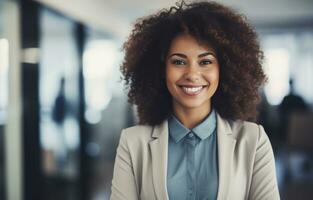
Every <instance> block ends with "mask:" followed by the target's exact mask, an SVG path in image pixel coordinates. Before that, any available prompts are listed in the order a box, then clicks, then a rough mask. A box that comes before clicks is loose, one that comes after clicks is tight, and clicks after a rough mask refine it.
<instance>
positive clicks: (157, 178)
mask: <svg viewBox="0 0 313 200" xmlns="http://www.w3.org/2000/svg"><path fill="white" fill-rule="evenodd" d="M152 137H153V138H154V140H152V141H150V142H149V146H150V150H151V156H152V177H153V184H154V189H155V193H156V196H157V199H160V200H161V199H162V200H163V199H164V200H168V195H167V187H166V180H167V151H168V124H167V120H165V121H164V122H163V123H162V124H161V125H159V126H155V127H154V129H153V133H152Z"/></svg>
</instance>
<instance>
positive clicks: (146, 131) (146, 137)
mask: <svg viewBox="0 0 313 200" xmlns="http://www.w3.org/2000/svg"><path fill="white" fill-rule="evenodd" d="M153 128H154V127H153V126H149V125H136V126H132V127H128V128H125V129H123V130H122V133H121V137H120V140H121V141H124V142H125V143H127V144H132V145H134V144H139V143H146V142H148V141H150V140H151V138H152V131H153Z"/></svg>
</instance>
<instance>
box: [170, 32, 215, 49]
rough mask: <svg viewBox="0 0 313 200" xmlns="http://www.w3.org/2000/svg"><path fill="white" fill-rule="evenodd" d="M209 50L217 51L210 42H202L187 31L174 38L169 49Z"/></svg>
mask: <svg viewBox="0 0 313 200" xmlns="http://www.w3.org/2000/svg"><path fill="white" fill-rule="evenodd" d="M207 51H210V52H213V53H215V50H214V48H213V47H212V46H211V45H210V44H208V43H201V42H199V41H197V40H196V39H195V38H194V37H193V36H191V35H189V34H186V33H184V34H180V35H178V36H176V37H175V38H174V39H173V40H172V42H171V45H170V49H169V53H174V52H181V53H183V52H184V53H198V52H200V53H203V52H207Z"/></svg>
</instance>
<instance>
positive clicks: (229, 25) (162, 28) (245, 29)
mask: <svg viewBox="0 0 313 200" xmlns="http://www.w3.org/2000/svg"><path fill="white" fill-rule="evenodd" d="M185 32H188V34H190V35H191V36H192V37H194V38H195V39H196V40H197V41H198V42H200V43H203V44H210V45H211V46H213V48H214V49H215V51H216V53H217V59H218V62H219V65H220V78H219V85H218V88H217V91H216V93H215V94H214V95H213V97H212V106H213V107H214V109H215V110H216V111H217V112H218V113H219V114H220V115H221V116H222V117H224V118H226V119H230V120H237V119H240V120H251V121H253V120H255V118H256V115H257V109H256V107H257V104H258V103H259V101H260V96H259V92H258V88H259V87H260V86H262V85H263V84H264V83H265V81H266V76H265V74H264V72H263V69H262V61H263V57H264V56H263V52H262V51H261V50H260V45H259V42H258V39H257V34H256V33H255V31H254V30H253V28H252V27H251V26H250V25H249V24H248V23H247V22H246V18H245V17H244V16H242V15H240V14H238V13H237V12H236V11H234V10H232V9H231V8H228V7H225V6H223V5H220V4H218V3H216V2H213V1H210V2H193V3H190V4H187V3H185V2H184V1H181V2H177V3H176V4H175V6H172V7H170V8H169V9H163V10H161V11H159V12H158V13H156V14H153V15H149V16H147V17H143V18H139V19H137V21H136V23H135V25H134V28H133V30H132V32H131V34H130V36H129V38H128V40H127V41H126V42H125V43H124V45H123V50H124V51H125V57H124V60H123V63H122V65H121V71H122V74H123V76H124V77H123V79H124V80H125V86H126V89H127V90H128V98H129V99H128V100H129V102H130V103H132V104H135V105H136V106H137V111H138V116H139V123H140V124H148V125H158V124H160V123H161V122H162V121H164V120H165V119H166V118H167V117H168V116H170V115H171V113H172V97H171V95H170V93H169V91H168V89H167V87H166V83H165V66H166V64H165V56H166V55H167V53H168V51H169V48H170V45H171V42H172V40H173V39H174V38H175V37H176V36H178V35H179V34H182V33H185Z"/></svg>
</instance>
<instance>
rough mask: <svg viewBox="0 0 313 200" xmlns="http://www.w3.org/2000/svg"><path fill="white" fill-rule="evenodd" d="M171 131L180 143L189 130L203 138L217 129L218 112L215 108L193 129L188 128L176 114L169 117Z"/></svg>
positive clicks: (172, 135)
mask: <svg viewBox="0 0 313 200" xmlns="http://www.w3.org/2000/svg"><path fill="white" fill-rule="evenodd" d="M168 126H169V133H170V135H171V137H172V138H173V139H174V141H175V142H176V143H178V142H179V141H180V140H181V139H182V138H183V137H185V136H186V135H187V134H188V133H189V132H193V133H195V134H196V135H197V136H198V137H199V138H200V139H201V140H204V139H206V138H207V137H209V136H210V135H211V134H212V133H213V132H214V131H215V129H216V114H215V111H214V109H213V110H212V111H211V112H210V114H209V115H208V116H207V117H206V118H205V119H204V120H203V121H202V122H201V123H200V124H198V125H197V126H196V127H194V128H193V129H191V130H190V129H188V128H186V127H185V126H184V125H183V124H182V123H181V122H180V121H179V120H178V119H177V118H176V117H175V116H174V115H172V116H171V117H170V118H169V119H168Z"/></svg>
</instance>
